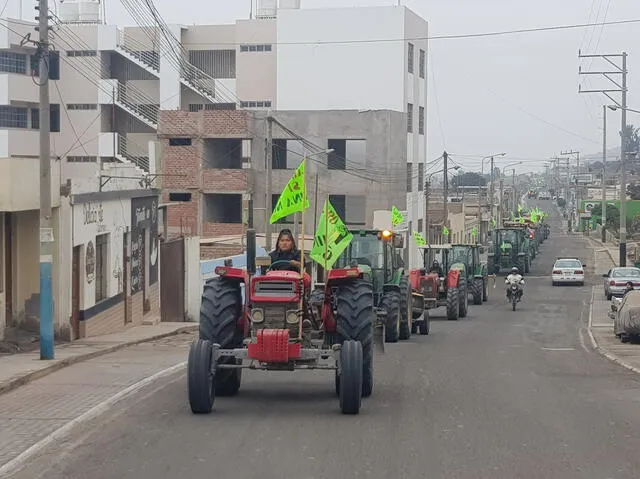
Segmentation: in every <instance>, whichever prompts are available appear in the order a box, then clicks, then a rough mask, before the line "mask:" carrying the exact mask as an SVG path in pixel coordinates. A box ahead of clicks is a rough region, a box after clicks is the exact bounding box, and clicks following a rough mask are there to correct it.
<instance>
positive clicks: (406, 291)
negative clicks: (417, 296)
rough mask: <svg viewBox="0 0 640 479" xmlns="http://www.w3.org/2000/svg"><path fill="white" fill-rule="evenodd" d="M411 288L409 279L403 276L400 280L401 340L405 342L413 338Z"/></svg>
mask: <svg viewBox="0 0 640 479" xmlns="http://www.w3.org/2000/svg"><path fill="white" fill-rule="evenodd" d="M411 301H412V300H411V287H410V286H409V278H407V277H406V276H403V277H402V278H401V279H400V335H399V337H400V339H402V340H405V339H409V338H410V337H411V320H412V311H411V309H412V307H411Z"/></svg>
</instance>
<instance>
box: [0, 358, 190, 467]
mask: <svg viewBox="0 0 640 479" xmlns="http://www.w3.org/2000/svg"><path fill="white" fill-rule="evenodd" d="M186 365H187V362H186V361H183V362H181V363H178V364H176V365H174V366H171V367H170V368H167V369H163V370H162V371H158V372H157V373H155V374H153V375H151V376H149V377H146V378H144V379H142V380H140V381H138V382H137V383H135V384H132V385H131V386H129V387H128V388H126V389H123V390H122V391H120V392H119V393H117V394H114V395H113V396H111V397H110V398H109V399H106V400H105V401H102V402H101V403H100V404H97V405H95V406H94V407H92V408H91V409H89V410H88V411H87V412H85V413H84V414H81V415H80V416H78V417H77V418H75V419H72V420H71V421H69V422H68V423H66V424H65V425H64V426H62V427H60V428H58V429H56V430H55V431H53V432H52V433H51V434H49V435H48V436H47V437H45V438H44V439H41V440H40V441H38V442H37V443H35V444H34V445H33V446H31V447H30V448H29V449H27V450H26V451H23V452H22V453H20V454H19V455H18V456H16V457H14V458H13V459H11V460H10V461H9V462H7V463H6V464H4V465H3V466H2V467H0V477H4V475H9V474H10V473H11V472H15V471H16V470H17V469H20V468H22V466H23V465H24V464H25V463H26V462H27V461H28V460H29V459H31V458H32V457H33V456H34V455H35V454H37V453H38V452H40V451H41V450H42V449H44V448H45V447H47V446H49V445H50V444H51V443H52V442H54V441H57V440H59V439H61V438H63V437H64V436H65V435H67V434H68V433H69V432H71V430H72V429H73V428H75V427H76V426H78V425H80V424H82V423H83V422H87V421H90V420H92V419H95V418H96V417H98V416H100V415H101V414H104V413H105V412H107V411H108V410H109V409H110V408H112V407H113V406H115V405H116V404H117V403H118V402H120V401H122V400H123V399H126V398H127V397H129V396H132V395H133V394H135V393H137V392H138V391H140V390H141V389H143V388H144V387H145V386H148V385H149V384H151V383H153V382H154V381H156V380H158V379H161V378H163V377H165V376H169V375H171V374H173V373H175V372H177V371H180V370H181V369H184V367H185V366H186Z"/></svg>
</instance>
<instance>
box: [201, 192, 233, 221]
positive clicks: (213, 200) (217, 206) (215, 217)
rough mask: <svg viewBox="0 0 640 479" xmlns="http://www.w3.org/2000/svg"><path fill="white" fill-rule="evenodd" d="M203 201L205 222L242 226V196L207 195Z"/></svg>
mask: <svg viewBox="0 0 640 479" xmlns="http://www.w3.org/2000/svg"><path fill="white" fill-rule="evenodd" d="M203 200H204V211H203V215H202V216H203V220H204V222H206V223H233V224H242V195H239V194H226V193H206V194H204V195H203Z"/></svg>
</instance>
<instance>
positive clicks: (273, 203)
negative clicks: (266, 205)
mask: <svg viewBox="0 0 640 479" xmlns="http://www.w3.org/2000/svg"><path fill="white" fill-rule="evenodd" d="M279 199H280V194H272V195H271V213H273V211H274V210H275V209H276V205H277V204H278V200H279ZM294 218H295V216H294V215H289V216H285V217H284V218H280V219H279V220H278V221H276V223H280V224H293V220H294Z"/></svg>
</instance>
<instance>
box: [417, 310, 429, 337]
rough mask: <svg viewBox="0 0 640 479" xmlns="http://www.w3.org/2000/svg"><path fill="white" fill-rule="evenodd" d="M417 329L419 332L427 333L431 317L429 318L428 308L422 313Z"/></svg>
mask: <svg viewBox="0 0 640 479" xmlns="http://www.w3.org/2000/svg"><path fill="white" fill-rule="evenodd" d="M418 330H419V331H420V334H422V335H424V336H426V335H427V334H429V331H430V330H431V319H430V318H429V310H428V309H425V310H424V312H423V313H422V321H421V322H420V325H419V326H418Z"/></svg>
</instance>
